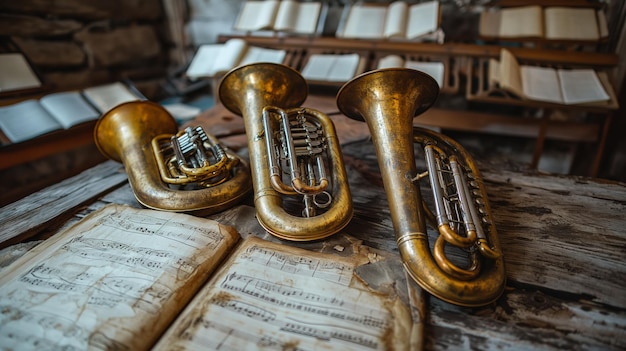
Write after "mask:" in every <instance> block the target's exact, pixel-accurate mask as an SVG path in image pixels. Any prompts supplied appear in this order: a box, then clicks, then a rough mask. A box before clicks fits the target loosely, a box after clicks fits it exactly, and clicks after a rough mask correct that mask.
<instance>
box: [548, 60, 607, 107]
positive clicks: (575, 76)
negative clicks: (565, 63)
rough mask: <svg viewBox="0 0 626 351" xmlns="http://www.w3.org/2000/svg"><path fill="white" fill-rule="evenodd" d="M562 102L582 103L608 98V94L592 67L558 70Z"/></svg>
mask: <svg viewBox="0 0 626 351" xmlns="http://www.w3.org/2000/svg"><path fill="white" fill-rule="evenodd" d="M558 76H559V83H560V85H561V90H562V91H563V102H564V103H566V104H582V103H587V102H599V101H607V100H609V98H610V97H609V94H607V92H606V90H605V89H604V87H603V86H602V83H600V79H599V78H598V75H597V74H596V71H594V70H593V69H574V70H563V69H562V70H559V71H558Z"/></svg>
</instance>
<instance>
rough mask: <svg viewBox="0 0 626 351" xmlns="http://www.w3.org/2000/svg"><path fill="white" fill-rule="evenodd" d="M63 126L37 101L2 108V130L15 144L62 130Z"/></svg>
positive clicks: (0, 125) (0, 127) (0, 118)
mask: <svg viewBox="0 0 626 351" xmlns="http://www.w3.org/2000/svg"><path fill="white" fill-rule="evenodd" d="M62 128H63V126H62V125H61V123H59V122H58V121H57V120H55V119H54V118H53V117H52V116H51V115H50V114H49V113H48V111H46V109H44V108H43V107H42V106H41V105H40V104H39V102H38V101H37V100H27V101H22V102H19V103H17V104H13V105H9V106H5V107H1V108H0V129H2V131H3V132H4V134H5V135H6V136H7V137H8V138H9V140H11V141H12V142H14V143H19V142H21V141H25V140H28V139H32V138H34V137H37V136H39V135H42V134H45V133H48V132H51V131H53V130H57V129H62Z"/></svg>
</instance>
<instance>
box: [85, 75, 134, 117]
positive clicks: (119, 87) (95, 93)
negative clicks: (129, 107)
mask: <svg viewBox="0 0 626 351" xmlns="http://www.w3.org/2000/svg"><path fill="white" fill-rule="evenodd" d="M83 95H84V96H85V98H87V100H89V102H91V104H92V105H94V106H96V108H97V109H98V111H100V113H105V112H107V111H109V110H110V109H112V108H113V107H115V106H117V105H119V104H121V103H124V102H128V101H135V100H139V97H138V96H137V95H135V94H133V92H131V91H130V90H129V89H128V87H126V85H124V84H123V83H120V82H115V83H110V84H104V85H98V86H95V87H90V88H86V89H83Z"/></svg>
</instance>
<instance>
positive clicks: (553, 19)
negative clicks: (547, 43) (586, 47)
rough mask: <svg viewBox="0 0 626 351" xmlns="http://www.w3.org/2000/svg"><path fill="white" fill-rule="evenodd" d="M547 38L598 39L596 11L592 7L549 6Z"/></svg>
mask: <svg viewBox="0 0 626 351" xmlns="http://www.w3.org/2000/svg"><path fill="white" fill-rule="evenodd" d="M544 16H545V26H546V39H570V40H598V39H600V33H599V30H598V21H597V16H596V11H595V10H594V9H592V8H570V7H547V8H546V9H545V10H544Z"/></svg>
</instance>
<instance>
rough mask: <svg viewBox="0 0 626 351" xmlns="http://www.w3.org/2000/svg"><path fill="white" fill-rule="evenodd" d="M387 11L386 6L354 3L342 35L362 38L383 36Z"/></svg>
mask: <svg viewBox="0 0 626 351" xmlns="http://www.w3.org/2000/svg"><path fill="white" fill-rule="evenodd" d="M386 13H387V7H386V6H365V5H353V6H352V7H351V8H350V12H349V13H348V18H347V20H346V24H345V28H344V30H343V33H342V35H340V36H342V37H344V38H361V39H375V38H382V36H383V30H384V26H385V15H386Z"/></svg>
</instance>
